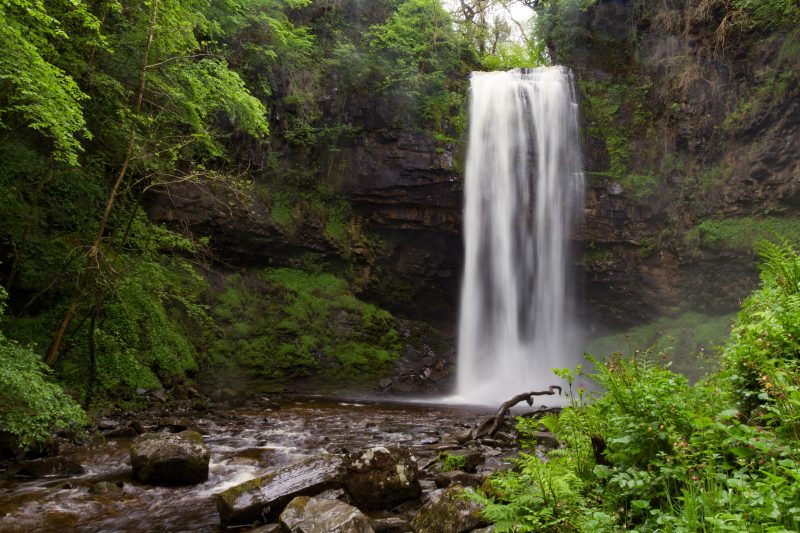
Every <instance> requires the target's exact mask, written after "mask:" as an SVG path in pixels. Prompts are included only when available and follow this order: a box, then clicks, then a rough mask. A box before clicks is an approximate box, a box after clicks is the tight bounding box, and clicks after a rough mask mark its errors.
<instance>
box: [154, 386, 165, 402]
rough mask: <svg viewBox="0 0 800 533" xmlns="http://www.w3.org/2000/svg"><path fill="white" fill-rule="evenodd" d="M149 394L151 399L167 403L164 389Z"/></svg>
mask: <svg viewBox="0 0 800 533" xmlns="http://www.w3.org/2000/svg"><path fill="white" fill-rule="evenodd" d="M151 394H152V396H153V398H154V399H156V400H158V401H159V402H161V403H166V402H167V393H166V392H165V391H164V389H158V390H157V391H153V392H152V393H151Z"/></svg>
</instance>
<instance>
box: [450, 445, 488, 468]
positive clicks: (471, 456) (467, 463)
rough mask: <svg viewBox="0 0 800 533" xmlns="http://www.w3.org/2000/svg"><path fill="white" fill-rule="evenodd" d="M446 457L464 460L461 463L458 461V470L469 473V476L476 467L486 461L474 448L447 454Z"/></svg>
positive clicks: (481, 453)
mask: <svg viewBox="0 0 800 533" xmlns="http://www.w3.org/2000/svg"><path fill="white" fill-rule="evenodd" d="M447 455H450V456H456V457H463V458H464V459H463V460H462V461H458V463H460V468H459V470H463V471H464V472H469V473H471V474H474V473H475V471H476V470H477V468H478V466H479V465H480V464H482V463H483V462H484V461H485V460H486V458H485V457H484V455H483V452H481V451H480V450H477V449H475V448H471V449H466V450H457V451H453V452H448V453H447Z"/></svg>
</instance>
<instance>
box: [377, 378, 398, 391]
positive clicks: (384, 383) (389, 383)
mask: <svg viewBox="0 0 800 533" xmlns="http://www.w3.org/2000/svg"><path fill="white" fill-rule="evenodd" d="M393 383H394V380H393V379H392V378H383V379H382V380H380V381H379V382H378V386H379V387H380V388H382V389H388V388H389V387H391V386H392V384H393Z"/></svg>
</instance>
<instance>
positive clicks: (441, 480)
mask: <svg viewBox="0 0 800 533" xmlns="http://www.w3.org/2000/svg"><path fill="white" fill-rule="evenodd" d="M435 481H436V486H437V487H439V488H440V489H442V488H445V487H449V486H450V485H461V486H463V487H480V486H481V483H483V476H480V475H478V474H470V473H468V472H462V471H461V470H453V471H451V472H440V473H438V474H436V479H435Z"/></svg>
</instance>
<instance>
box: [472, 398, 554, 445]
mask: <svg viewBox="0 0 800 533" xmlns="http://www.w3.org/2000/svg"><path fill="white" fill-rule="evenodd" d="M556 391H558V394H561V387H559V386H558V385H550V388H549V389H547V390H546V391H532V392H523V393H522V394H517V395H516V396H514V397H513V398H511V399H510V400H507V401H505V402H503V405H501V406H500V409H498V410H497V412H496V413H495V414H494V415H493V416H490V417H488V418H487V419H485V420H484V421H483V422H481V423H480V424H478V425H477V426H475V427H474V428H472V431H471V432H470V438H471V439H472V440H477V439H480V438H483V437H494V435H495V433H497V430H498V429H499V428H500V424H502V423H503V419H505V417H506V414H508V411H509V410H510V409H511V408H512V407H514V406H515V405H517V404H518V403H520V402H525V403H527V404H528V405H533V397H534V396H552V395H553V394H555V393H556Z"/></svg>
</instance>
